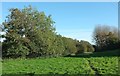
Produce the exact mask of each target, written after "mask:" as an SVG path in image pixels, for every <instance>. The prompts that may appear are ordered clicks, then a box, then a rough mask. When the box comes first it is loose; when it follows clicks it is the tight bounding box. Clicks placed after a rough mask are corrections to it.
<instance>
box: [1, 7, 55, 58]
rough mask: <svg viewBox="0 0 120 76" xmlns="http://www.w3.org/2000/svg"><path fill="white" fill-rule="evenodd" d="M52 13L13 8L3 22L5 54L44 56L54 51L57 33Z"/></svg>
mask: <svg viewBox="0 0 120 76" xmlns="http://www.w3.org/2000/svg"><path fill="white" fill-rule="evenodd" d="M53 24H54V21H53V20H52V19H51V15H49V16H46V15H45V13H44V12H39V11H38V10H34V9H33V8H32V7H31V6H29V7H25V8H24V9H18V8H12V9H10V15H8V16H7V20H5V22H3V24H2V25H3V26H4V27H3V30H4V32H6V34H5V36H4V37H5V38H6V40H5V41H4V42H3V55H5V56H6V55H8V56H26V55H27V56H30V55H31V56H34V55H32V54H35V56H37V55H38V56H42V55H43V56H44V55H50V54H51V53H54V52H55V50H54V47H55V46H56V44H55V40H56V33H55V28H54V27H53Z"/></svg>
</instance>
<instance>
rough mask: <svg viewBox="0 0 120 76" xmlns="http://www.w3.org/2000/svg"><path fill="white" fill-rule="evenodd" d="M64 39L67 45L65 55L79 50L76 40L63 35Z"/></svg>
mask: <svg viewBox="0 0 120 76" xmlns="http://www.w3.org/2000/svg"><path fill="white" fill-rule="evenodd" d="M62 40H63V42H64V46H65V52H64V55H70V54H75V53H76V52H77V48H76V43H75V40H73V39H71V38H66V37H63V38H62Z"/></svg>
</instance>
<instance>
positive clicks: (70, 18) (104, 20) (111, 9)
mask: <svg viewBox="0 0 120 76" xmlns="http://www.w3.org/2000/svg"><path fill="white" fill-rule="evenodd" d="M28 5H32V6H33V7H35V8H37V9H38V10H39V11H44V12H45V14H46V15H49V14H51V15H52V19H53V20H54V21H55V22H56V23H55V27H56V31H57V32H58V33H59V34H61V35H63V36H66V37H71V38H73V39H78V40H87V41H89V42H91V43H92V32H93V29H94V27H95V26H96V25H98V24H102V25H111V26H116V27H117V26H118V3H117V2H116V3H115V2H58V3H56V2H53V3H52V2H50V3H49V2H47V3H45V2H21V3H20V2H19V3H18V2H16V3H15V2H5V3H2V20H0V23H1V22H2V21H4V20H5V17H6V16H7V15H8V14H9V11H8V9H10V8H20V9H22V8H24V6H28Z"/></svg>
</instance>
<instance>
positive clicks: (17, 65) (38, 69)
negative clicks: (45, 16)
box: [2, 56, 119, 75]
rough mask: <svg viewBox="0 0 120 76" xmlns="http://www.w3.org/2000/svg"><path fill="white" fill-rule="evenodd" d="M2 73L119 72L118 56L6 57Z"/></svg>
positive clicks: (91, 73)
mask: <svg viewBox="0 0 120 76" xmlns="http://www.w3.org/2000/svg"><path fill="white" fill-rule="evenodd" d="M2 67H3V69H2V74H3V75H5V74H83V75H86V74H87V75H93V74H94V75H96V74H97V75H100V74H104V75H105V74H106V75H108V74H115V75H116V74H118V71H119V70H118V57H117V56H109V57H59V58H36V59H20V58H19V59H4V60H3V64H2Z"/></svg>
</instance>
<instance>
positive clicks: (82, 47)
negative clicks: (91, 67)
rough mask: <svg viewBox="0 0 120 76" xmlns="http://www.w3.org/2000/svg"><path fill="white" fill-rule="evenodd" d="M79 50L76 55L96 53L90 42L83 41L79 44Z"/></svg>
mask: <svg viewBox="0 0 120 76" xmlns="http://www.w3.org/2000/svg"><path fill="white" fill-rule="evenodd" d="M77 48H78V51H77V53H76V54H80V53H85V52H94V48H93V46H92V45H91V44H90V43H89V42H87V41H83V40H81V41H80V42H79V43H78V44H77Z"/></svg>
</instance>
